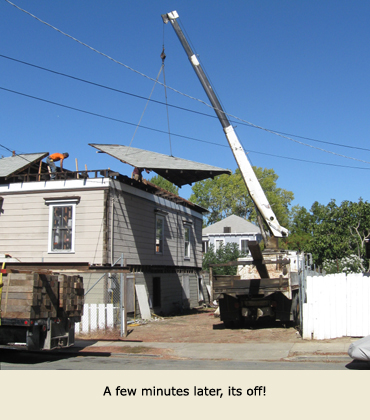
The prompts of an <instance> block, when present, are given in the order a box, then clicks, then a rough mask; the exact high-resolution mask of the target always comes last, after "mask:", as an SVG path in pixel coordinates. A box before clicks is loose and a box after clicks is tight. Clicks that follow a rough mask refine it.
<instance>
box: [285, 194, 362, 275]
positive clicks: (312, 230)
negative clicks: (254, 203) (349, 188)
mask: <svg viewBox="0 0 370 420" xmlns="http://www.w3.org/2000/svg"><path fill="white" fill-rule="evenodd" d="M290 231H291V235H290V236H289V237H288V239H287V245H288V247H289V249H298V250H301V251H305V252H307V253H311V254H312V257H313V261H314V263H315V264H316V265H320V266H321V265H322V264H323V263H324V262H326V264H327V265H329V266H331V265H333V264H334V263H332V262H333V261H334V262H335V265H338V264H339V263H340V264H341V261H342V260H343V264H342V265H343V266H344V265H346V266H348V265H351V264H352V263H351V264H350V263H349V262H348V261H349V260H345V257H348V258H349V259H350V260H353V255H356V256H357V257H358V258H359V259H360V261H361V264H362V265H361V267H362V271H364V270H365V266H364V264H365V263H366V261H367V260H366V250H365V240H366V239H367V238H369V237H370V203H368V202H364V201H363V200H362V199H361V198H360V199H359V201H358V203H356V202H351V201H343V202H342V203H341V205H340V206H338V205H337V204H336V202H335V200H331V201H330V202H329V203H328V204H327V205H326V206H325V205H322V204H319V203H318V202H317V201H316V202H315V203H313V205H312V207H311V209H310V211H307V210H306V209H305V208H304V207H294V208H293V209H292V218H291V223H290ZM330 261H331V262H330ZM356 264H357V262H356V263H353V264H352V266H354V265H356ZM356 266H357V265H356ZM329 271H331V269H329Z"/></svg>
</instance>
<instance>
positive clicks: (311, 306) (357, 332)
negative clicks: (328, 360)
mask: <svg viewBox="0 0 370 420" xmlns="http://www.w3.org/2000/svg"><path fill="white" fill-rule="evenodd" d="M302 334H303V338H304V339H316V340H324V339H330V338H337V337H345V336H348V337H363V336H366V335H370V277H368V276H367V275H364V274H349V275H346V274H344V273H340V274H330V275H326V276H319V277H311V276H307V283H306V303H303V333H302Z"/></svg>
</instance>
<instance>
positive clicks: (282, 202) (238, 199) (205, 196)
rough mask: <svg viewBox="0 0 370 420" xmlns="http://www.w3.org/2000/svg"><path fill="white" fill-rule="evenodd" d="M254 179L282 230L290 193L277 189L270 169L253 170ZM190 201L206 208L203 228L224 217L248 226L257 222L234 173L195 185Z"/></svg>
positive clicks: (286, 222)
mask: <svg viewBox="0 0 370 420" xmlns="http://www.w3.org/2000/svg"><path fill="white" fill-rule="evenodd" d="M253 169H254V171H255V173H256V176H257V178H258V180H259V182H260V184H261V186H262V188H263V190H264V192H265V194H266V196H267V199H268V200H269V202H270V205H271V207H272V209H273V211H274V213H275V215H276V217H277V219H278V220H279V223H280V224H281V225H282V226H285V225H287V224H288V220H289V219H288V214H289V205H290V203H291V201H292V200H293V198H294V195H293V193H292V192H290V191H286V190H283V189H281V188H277V186H276V181H277V179H278V176H277V175H276V174H275V172H274V170H273V169H262V168H257V167H253ZM192 191H193V194H192V195H191V196H190V201H192V202H193V203H195V204H198V205H200V206H202V207H205V208H206V209H208V210H209V212H210V213H209V215H208V217H207V218H206V219H205V225H206V226H209V225H211V224H213V223H216V222H218V221H220V220H222V219H224V218H225V217H228V216H231V215H232V214H235V215H236V216H240V217H243V218H244V219H247V220H249V221H251V222H256V221H257V217H256V210H255V206H254V203H253V201H252V199H251V198H250V196H249V193H248V191H247V187H246V186H245V183H244V180H243V178H242V176H241V173H240V170H239V169H236V170H235V173H234V174H232V175H220V176H218V177H216V178H214V179H206V180H204V181H199V182H196V183H195V184H194V185H193V187H192Z"/></svg>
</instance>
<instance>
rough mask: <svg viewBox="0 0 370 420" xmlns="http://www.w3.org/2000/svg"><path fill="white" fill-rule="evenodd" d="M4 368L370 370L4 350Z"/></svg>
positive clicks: (314, 361) (312, 360) (320, 361)
mask: <svg viewBox="0 0 370 420" xmlns="http://www.w3.org/2000/svg"><path fill="white" fill-rule="evenodd" d="M0 354H1V356H0V357H1V365H0V366H1V369H2V370H60V369H62V370H190V369H191V370H194V369H195V370H346V369H370V365H368V364H361V363H358V362H357V364H356V363H355V362H352V360H351V359H350V358H349V357H347V358H346V357H345V356H336V357H334V356H333V357H332V358H331V360H330V361H329V360H328V359H327V358H322V357H317V356H316V357H313V356H311V357H303V356H301V357H298V358H292V359H291V360H275V361H273V360H270V361H266V360H245V361H240V360H212V359H205V360H200V359H194V358H191V359H186V360H183V359H166V358H162V357H160V356H155V355H150V354H149V355H146V356H145V355H136V354H112V353H99V352H96V353H93V352H83V353H80V354H79V353H75V352H70V353H69V354H68V352H62V353H61V354H58V353H56V352H52V353H30V352H26V351H19V350H7V349H6V350H1V353H0Z"/></svg>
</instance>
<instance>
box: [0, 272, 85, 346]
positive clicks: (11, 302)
mask: <svg viewBox="0 0 370 420" xmlns="http://www.w3.org/2000/svg"><path fill="white" fill-rule="evenodd" d="M83 300H84V289H83V279H82V277H80V276H67V275H64V274H59V275H54V274H45V273H39V272H35V271H22V272H7V270H6V269H4V268H2V272H1V278H0V311H1V312H0V344H2V345H13V346H23V347H25V348H26V349H28V350H52V349H55V348H60V347H69V346H72V345H73V344H74V336H75V323H76V322H80V321H81V316H82V314H83Z"/></svg>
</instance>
